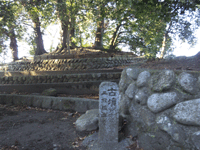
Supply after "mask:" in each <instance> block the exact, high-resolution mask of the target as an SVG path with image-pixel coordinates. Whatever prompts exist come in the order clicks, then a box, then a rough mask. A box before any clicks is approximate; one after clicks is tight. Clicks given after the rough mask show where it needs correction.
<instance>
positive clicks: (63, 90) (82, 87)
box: [0, 79, 119, 95]
mask: <svg viewBox="0 0 200 150" xmlns="http://www.w3.org/2000/svg"><path fill="white" fill-rule="evenodd" d="M103 81H111V82H116V83H118V82H119V79H110V80H99V81H82V82H63V83H38V84H4V85H2V84H0V93H13V92H16V93H28V94H31V93H42V92H43V91H44V90H46V89H49V88H54V89H56V91H57V93H58V94H68V95H86V94H98V93H99V85H100V84H101V82H103Z"/></svg>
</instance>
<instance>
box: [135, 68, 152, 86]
mask: <svg viewBox="0 0 200 150" xmlns="http://www.w3.org/2000/svg"><path fill="white" fill-rule="evenodd" d="M150 76H151V74H150V73H149V72H148V71H143V72H141V73H140V74H139V75H138V78H137V86H138V87H144V86H146V85H147V84H148V81H149V78H150Z"/></svg>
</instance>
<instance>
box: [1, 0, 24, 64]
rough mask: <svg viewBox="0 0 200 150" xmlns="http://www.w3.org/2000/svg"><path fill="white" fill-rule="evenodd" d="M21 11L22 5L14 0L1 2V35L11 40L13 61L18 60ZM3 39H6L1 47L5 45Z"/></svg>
mask: <svg viewBox="0 0 200 150" xmlns="http://www.w3.org/2000/svg"><path fill="white" fill-rule="evenodd" d="M20 11H21V9H20V6H19V5H18V3H16V2H14V1H9V2H8V1H1V2H0V18H1V19H0V37H1V38H6V39H9V40H10V49H11V51H12V59H13V61H15V60H18V45H17V38H20V36H21V34H20V32H22V30H21V29H22V28H21V26H20V25H19V24H18V23H17V19H18V17H19V13H20ZM3 41H4V42H5V41H6V40H5V39H3V40H1V44H0V47H1V49H3V48H4V47H5V44H4V43H3Z"/></svg>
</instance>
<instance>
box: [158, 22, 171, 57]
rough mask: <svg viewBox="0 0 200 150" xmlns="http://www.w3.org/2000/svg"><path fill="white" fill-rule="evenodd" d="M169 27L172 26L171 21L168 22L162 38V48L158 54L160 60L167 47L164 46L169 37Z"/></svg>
mask: <svg viewBox="0 0 200 150" xmlns="http://www.w3.org/2000/svg"><path fill="white" fill-rule="evenodd" d="M171 26H172V21H171V22H170V24H169V27H168V29H167V30H166V32H165V35H164V38H163V43H162V48H161V54H160V58H161V59H163V57H164V56H165V54H166V52H167V46H166V44H167V40H168V37H169V35H168V33H169V30H170V28H171Z"/></svg>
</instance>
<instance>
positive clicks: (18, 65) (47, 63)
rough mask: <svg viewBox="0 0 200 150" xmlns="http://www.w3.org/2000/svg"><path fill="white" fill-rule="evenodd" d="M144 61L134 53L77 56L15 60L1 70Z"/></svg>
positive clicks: (94, 66)
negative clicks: (109, 55) (70, 57)
mask: <svg viewBox="0 0 200 150" xmlns="http://www.w3.org/2000/svg"><path fill="white" fill-rule="evenodd" d="M140 61H144V59H143V58H135V57H133V56H132V55H130V56H129V55H128V56H115V57H103V58H80V59H79V58H75V59H46V60H37V61H32V62H28V61H27V62H25V61H23V62H15V63H10V64H9V65H7V66H3V67H1V68H0V70H7V71H25V70H26V71H67V70H86V69H100V68H112V67H117V66H122V65H126V64H128V63H137V62H140Z"/></svg>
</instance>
